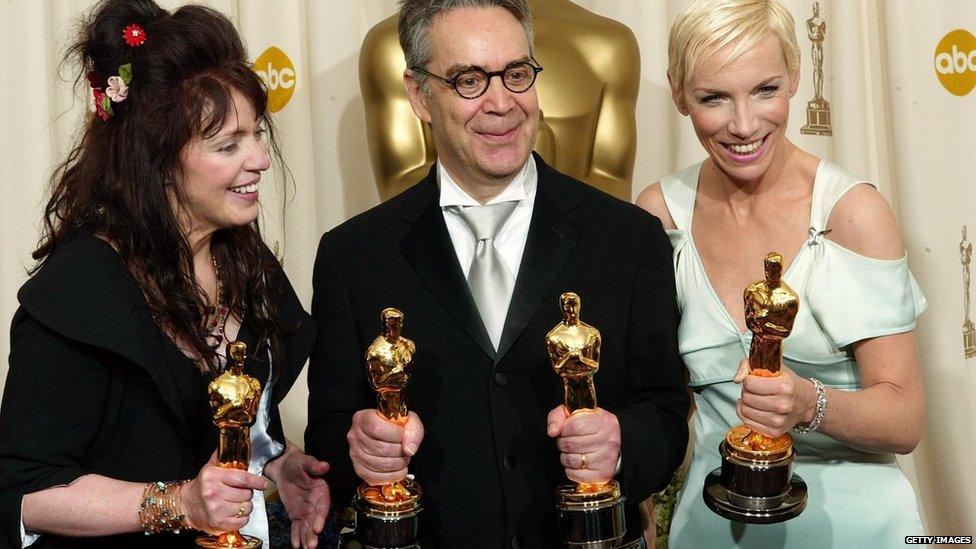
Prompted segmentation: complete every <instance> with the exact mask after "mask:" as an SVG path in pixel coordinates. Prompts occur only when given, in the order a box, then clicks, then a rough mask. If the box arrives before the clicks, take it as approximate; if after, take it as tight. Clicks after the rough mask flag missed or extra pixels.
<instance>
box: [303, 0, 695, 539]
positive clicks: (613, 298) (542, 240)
mask: <svg viewBox="0 0 976 549" xmlns="http://www.w3.org/2000/svg"><path fill="white" fill-rule="evenodd" d="M400 7H401V9H400V14H399V25H398V30H399V34H400V44H401V47H402V48H403V50H404V55H405V57H406V60H407V66H408V67H409V68H408V69H407V71H406V72H405V73H404V84H405V86H406V88H407V92H408V95H409V98H410V106H411V108H412V109H413V111H414V113H415V114H416V115H417V117H418V118H419V119H420V121H421V122H422V123H423V124H425V125H427V126H428V127H429V129H430V132H431V134H432V137H433V140H434V143H435V145H436V148H437V155H438V160H437V162H436V164H435V165H434V167H433V168H432V169H431V171H430V173H429V174H428V175H427V177H425V178H424V179H423V180H421V181H420V182H419V183H418V184H417V185H416V186H414V187H412V188H410V189H408V190H407V191H405V192H404V193H402V194H400V195H399V196H397V197H395V198H393V199H391V200H389V201H388V202H386V203H384V204H382V205H380V206H378V207H376V208H374V209H372V210H370V211H368V212H366V213H365V214H362V215H360V216H357V217H355V218H353V219H351V220H350V221H348V222H346V223H344V224H342V225H341V226H339V227H337V228H336V229H334V230H332V231H330V232H329V233H327V234H326V235H324V236H323V238H322V241H321V243H320V245H319V251H318V257H317V259H316V265H315V274H314V291H315V294H314V298H313V303H312V313H313V315H314V316H315V318H316V321H317V323H318V326H319V339H318V344H317V349H316V351H315V353H314V355H313V357H312V361H311V366H310V370H309V390H310V397H309V426H308V430H307V431H306V449H307V451H308V452H309V453H311V454H314V455H318V456H319V457H322V458H324V459H327V460H328V461H329V462H330V463H331V464H332V470H331V472H330V474H331V477H330V485H331V487H332V496H333V501H334V504H335V505H336V506H338V507H344V506H347V505H348V504H349V502H350V499H351V497H352V494H353V491H354V488H355V486H356V485H357V484H358V482H359V480H358V479H359V478H361V479H363V480H365V481H366V482H368V483H370V484H385V483H389V482H392V481H395V480H400V479H403V478H404V477H405V476H406V474H407V469H408V465H409V470H410V472H411V473H412V474H414V475H415V477H416V480H417V481H418V483H419V484H420V485H421V486H422V487H423V489H424V510H423V512H422V513H421V529H422V536H423V540H424V541H423V542H422V546H424V547H428V546H431V547H436V546H443V547H500V546H505V547H509V546H511V547H519V546H525V547H553V546H555V545H556V543H557V542H556V535H557V532H556V509H555V497H554V491H555V489H556V487H557V486H558V485H559V484H560V483H562V482H564V481H565V479H566V477H567V476H568V477H569V478H571V479H573V480H575V481H580V482H604V481H606V480H609V479H610V478H616V479H617V480H618V481H619V482H620V484H621V488H622V491H623V493H624V495H625V496H626V497H627V511H626V514H627V521H628V533H627V538H626V539H627V541H628V542H630V543H632V545H629V546H632V547H639V546H640V545H639V544H640V541H639V536H640V519H639V517H638V514H637V510H636V505H637V503H638V502H640V501H641V500H643V499H645V498H646V497H648V496H649V495H650V494H651V493H652V492H653V491H656V490H660V489H662V488H663V487H664V486H665V485H666V484H667V482H668V480H669V479H670V477H671V474H672V473H673V471H674V469H675V468H676V467H677V466H678V464H679V463H680V461H681V459H682V457H683V456H684V451H685V445H686V443H687V427H686V419H685V417H686V413H687V411H688V401H687V396H686V394H685V392H684V388H683V383H682V366H681V363H680V360H679V358H678V351H677V344H676V329H677V320H678V318H677V315H678V313H677V306H676V303H675V295H674V279H673V273H672V269H671V246H670V244H669V242H668V239H667V236H666V235H665V233H664V231H663V230H662V228H661V224H660V222H659V221H657V220H656V219H655V218H653V217H651V216H649V215H647V214H645V213H644V212H643V211H641V210H639V209H637V208H635V207H633V206H631V205H629V204H626V203H623V202H620V201H618V200H616V199H613V198H611V197H610V196H608V195H605V194H603V193H601V192H599V191H597V190H595V189H593V188H590V187H588V186H586V185H585V184H583V183H581V182H579V181H576V180H574V179H571V178H569V177H567V176H565V175H563V174H560V173H559V172H557V171H555V170H554V169H552V168H550V167H549V166H547V165H546V163H545V162H544V161H543V160H542V158H541V157H539V156H537V155H534V154H533V153H532V146H533V142H534V140H535V137H536V133H537V130H538V125H539V104H538V99H537V96H536V90H535V87H534V83H535V81H536V78H537V77H538V76H539V75H540V72H541V71H542V65H540V63H539V62H537V61H536V60H535V59H534V58H533V56H532V53H533V47H532V25H531V18H530V14H529V11H528V8H527V6H526V5H525V2H524V0H439V1H437V2H433V1H431V0H403V1H402V2H401V6H400ZM543 77H544V76H543ZM396 131H397V128H391V132H396ZM581 138H583V136H581ZM566 291H573V292H575V293H577V294H579V295H580V297H581V299H582V304H583V308H582V310H581V317H582V318H583V319H584V320H585V322H587V323H588V324H590V325H593V326H595V327H597V328H598V329H599V330H600V331H601V332H602V336H603V344H602V349H601V359H600V367H599V371H598V373H597V374H596V377H595V382H596V388H597V395H598V405H599V408H597V409H596V410H594V411H592V412H585V413H579V414H575V415H573V416H570V417H567V415H566V413H565V411H564V408H563V407H562V404H561V403H562V399H563V388H562V381H561V380H560V378H559V376H558V375H556V373H555V372H554V371H553V369H552V366H551V365H550V363H549V357H548V354H547V349H546V344H545V341H546V339H545V338H546V334H547V333H548V332H549V330H550V329H551V328H552V327H553V326H555V325H556V324H557V323H558V322H559V321H560V320H561V319H562V313H561V311H560V301H559V296H560V295H561V294H562V293H563V292H566ZM386 307H397V308H398V309H400V310H402V311H403V312H404V314H405V318H404V327H403V334H404V336H405V337H408V338H410V339H411V340H413V341H414V342H415V343H416V353H415V355H414V363H415V365H416V366H415V368H414V370H413V375H412V377H411V381H410V385H409V386H408V387H407V389H406V398H407V401H408V406H409V409H410V411H411V412H410V418H409V420H408V421H407V423H406V425H405V426H403V427H399V426H396V425H393V424H391V423H389V422H386V421H384V420H383V419H381V418H380V417H379V415H378V414H377V413H376V411H375V409H374V407H375V405H374V404H373V402H374V397H373V395H372V393H371V391H370V389H369V385H368V383H367V379H366V376H365V375H364V367H365V366H364V364H363V358H362V357H363V352H364V351H365V349H366V345H368V343H369V342H370V341H372V340H373V338H375V337H376V334H377V320H376V319H377V318H378V315H379V312H380V311H381V310H383V309H384V308H386ZM357 477H358V478H357Z"/></svg>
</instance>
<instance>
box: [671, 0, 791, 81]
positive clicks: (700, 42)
mask: <svg viewBox="0 0 976 549" xmlns="http://www.w3.org/2000/svg"><path fill="white" fill-rule="evenodd" d="M795 26H796V24H795V23H794V21H793V16H792V15H790V12H789V10H787V9H786V8H785V7H784V6H783V4H781V3H780V2H779V1H778V0H694V1H692V2H691V3H690V4H688V6H686V7H685V9H684V10H682V11H681V13H680V14H678V17H677V18H676V19H675V20H674V23H673V24H672V25H671V36H670V37H669V39H668V76H670V77H671V83H672V85H673V86H675V87H676V88H677V89H679V90H680V89H683V88H684V86H685V84H686V83H688V81H690V80H691V78H692V76H693V74H694V71H695V69H696V68H697V67H698V66H699V65H701V63H702V62H704V61H705V60H706V59H708V58H709V57H710V56H712V55H714V54H715V53H717V52H718V51H720V50H722V49H723V48H725V47H726V46H729V45H730V44H734V45H733V47H732V50H731V51H730V52H729V57H728V61H732V60H734V59H736V58H737V57H739V56H740V55H742V54H743V53H745V52H747V51H749V50H750V49H752V48H754V47H755V46H756V45H757V44H759V42H762V41H763V40H764V39H765V38H766V37H768V36H770V35H773V36H776V37H777V38H778V39H779V42H780V45H782V47H783V56H784V57H785V60H786V68H787V69H788V71H789V73H790V74H795V73H796V72H797V71H798V70H799V69H800V49H799V46H798V45H797V42H796V29H795Z"/></svg>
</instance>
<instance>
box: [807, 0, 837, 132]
mask: <svg viewBox="0 0 976 549" xmlns="http://www.w3.org/2000/svg"><path fill="white" fill-rule="evenodd" d="M826 35H827V22H826V21H824V20H823V18H822V17H820V4H819V3H817V2H814V3H813V17H811V18H810V19H807V36H809V37H810V43H811V49H812V56H811V58H812V59H813V99H811V100H810V101H809V102H808V103H807V123H806V125H805V126H803V127H802V128H800V133H804V134H808V135H833V132H832V131H831V129H830V103H828V102H827V100H826V99H824V96H823V83H824V72H823V62H824V54H823V43H824V38H825V37H826Z"/></svg>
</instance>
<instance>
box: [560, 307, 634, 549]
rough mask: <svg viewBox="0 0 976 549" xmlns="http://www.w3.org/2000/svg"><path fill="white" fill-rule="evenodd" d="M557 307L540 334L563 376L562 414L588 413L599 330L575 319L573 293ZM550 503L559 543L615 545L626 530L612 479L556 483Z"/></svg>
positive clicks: (592, 547)
mask: <svg viewBox="0 0 976 549" xmlns="http://www.w3.org/2000/svg"><path fill="white" fill-rule="evenodd" d="M559 306H560V309H561V310H562V317H563V318H562V321H561V322H560V323H559V324H557V325H556V326H555V327H554V328H553V329H552V330H551V331H550V332H549V334H548V335H546V349H547V350H548V353H549V361H550V362H551V363H552V368H553V369H554V370H555V371H556V373H557V374H559V377H561V378H562V380H563V404H564V406H565V407H566V413H567V414H569V415H574V414H586V413H591V412H593V411H594V410H595V409H596V407H597V404H596V387H595V386H594V385H593V375H594V374H596V372H597V370H598V369H599V368H600V343H601V340H600V331H599V330H597V329H596V328H594V327H593V326H590V325H589V324H587V323H585V322H583V321H582V320H580V297H579V296H578V295H576V294H575V293H573V292H566V293H564V294H562V295H561V296H560V297H559ZM584 463H585V462H584ZM556 507H557V512H558V524H559V539H560V543H561V544H562V546H563V547H572V548H579V549H583V548H586V549H603V548H611V547H617V546H618V545H619V543H620V541H621V540H622V539H623V537H624V534H625V533H626V530H627V526H626V522H625V520H624V498H623V497H622V496H621V495H620V485H619V484H618V483H617V481H615V480H613V479H612V478H608V479H606V481H604V482H600V483H596V484H591V483H584V482H579V483H577V482H570V483H567V484H564V485H562V486H560V487H559V489H558V490H557V492H556Z"/></svg>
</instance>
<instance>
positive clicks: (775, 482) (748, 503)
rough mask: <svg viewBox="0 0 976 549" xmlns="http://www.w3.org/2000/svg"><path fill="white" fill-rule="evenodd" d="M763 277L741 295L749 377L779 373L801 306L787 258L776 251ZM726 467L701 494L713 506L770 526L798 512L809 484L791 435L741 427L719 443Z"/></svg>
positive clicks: (723, 513)
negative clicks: (796, 470) (787, 274)
mask: <svg viewBox="0 0 976 549" xmlns="http://www.w3.org/2000/svg"><path fill="white" fill-rule="evenodd" d="M763 267H764V270H765V274H766V276H765V279H764V280H761V281H759V282H756V283H754V284H751V285H749V287H748V288H746V290H745V293H744V294H743V300H744V301H745V318H746V326H747V327H748V328H749V331H750V332H752V345H751V347H750V348H749V370H750V372H749V373H750V375H754V376H761V377H775V376H779V375H781V373H780V364H781V363H782V360H783V340H784V339H786V337H787V336H789V335H790V332H791V331H792V330H793V321H794V320H795V319H796V313H797V311H799V308H800V299H799V297H798V296H797V294H796V292H794V291H793V289H792V288H790V287H789V286H788V285H787V284H786V282H784V281H783V280H782V278H781V276H782V274H783V256H781V255H780V254H778V253H776V252H773V253H770V254H769V255H767V256H766V259H765V261H764V263H763ZM719 452H720V453H721V455H722V466H721V467H719V468H718V469H715V470H714V471H712V472H711V473H710V474H709V475H708V477H707V478H706V479H705V486H704V488H703V490H702V495H703V497H704V499H705V503H706V504H707V505H708V507H709V509H711V510H712V511H714V512H716V513H718V514H719V515H721V516H723V517H725V518H727V519H729V520H734V521H736V522H745V523H751V524H771V523H774V522H782V521H784V520H789V519H791V518H793V517H795V516H797V515H799V514H800V513H801V512H802V511H803V509H804V507H806V501H807V486H806V483H805V482H803V479H801V478H800V477H799V476H798V475H795V474H793V460H794V459H795V457H796V452H795V450H794V449H793V438H792V437H791V436H790V435H789V433H785V434H782V435H780V436H778V437H770V436H769V435H766V434H764V433H760V432H757V431H753V430H752V429H750V428H749V427H746V426H745V425H737V426H735V427H733V428H732V429H730V430H729V432H728V433H726V435H725V440H723V441H722V442H721V444H720V445H719Z"/></svg>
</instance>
